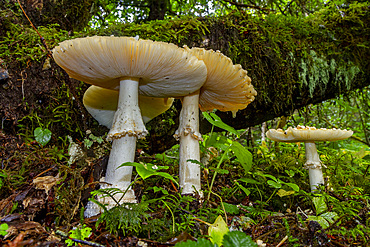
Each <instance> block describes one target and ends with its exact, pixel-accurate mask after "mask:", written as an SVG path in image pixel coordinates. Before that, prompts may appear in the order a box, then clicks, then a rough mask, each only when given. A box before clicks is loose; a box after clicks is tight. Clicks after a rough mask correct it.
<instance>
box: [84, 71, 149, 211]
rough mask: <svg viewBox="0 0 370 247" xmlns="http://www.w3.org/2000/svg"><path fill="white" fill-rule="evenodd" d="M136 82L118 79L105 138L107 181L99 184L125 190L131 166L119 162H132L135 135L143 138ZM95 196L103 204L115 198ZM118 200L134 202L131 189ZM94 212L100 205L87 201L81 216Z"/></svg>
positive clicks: (109, 205) (117, 196)
mask: <svg viewBox="0 0 370 247" xmlns="http://www.w3.org/2000/svg"><path fill="white" fill-rule="evenodd" d="M138 86H139V79H135V78H134V79H133V78H129V79H123V80H121V81H120V90H119V98H118V107H117V111H116V113H115V114H114V119H113V124H112V128H111V129H110V131H109V133H108V137H107V139H108V140H113V143H112V150H111V152H110V155H109V161H108V166H107V172H106V175H105V178H104V182H106V183H107V184H103V185H102V186H101V187H102V188H118V189H121V190H122V191H125V190H126V189H128V188H129V185H130V184H131V177H132V166H123V167H119V166H120V165H122V164H123V163H125V162H134V158H135V149H136V141H137V138H143V137H145V135H146V134H147V130H146V129H145V125H144V122H143V119H142V117H141V113H140V108H139V100H138ZM108 184H109V185H108ZM121 197H122V194H116V196H115V199H116V200H117V201H118V200H119V199H120V198H121ZM98 200H99V201H100V202H102V203H104V204H108V206H107V208H111V207H113V206H115V202H114V201H113V200H112V199H110V198H104V200H103V199H102V198H98ZM120 202H121V203H122V202H136V198H135V194H134V191H133V190H132V189H131V188H129V189H128V190H127V192H126V194H125V195H124V197H123V198H122V200H121V201H120ZM98 213H100V208H99V207H98V206H97V205H95V204H94V205H92V204H91V203H90V204H88V206H87V209H86V211H85V217H89V216H92V215H96V214H98Z"/></svg>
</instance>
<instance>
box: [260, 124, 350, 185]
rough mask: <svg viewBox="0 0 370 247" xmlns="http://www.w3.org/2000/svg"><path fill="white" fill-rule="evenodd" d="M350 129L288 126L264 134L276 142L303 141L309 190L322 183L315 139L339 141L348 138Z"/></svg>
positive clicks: (322, 178) (320, 164) (320, 163)
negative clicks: (284, 128)
mask: <svg viewBox="0 0 370 247" xmlns="http://www.w3.org/2000/svg"><path fill="white" fill-rule="evenodd" d="M352 134H353V131H352V130H340V129H324V128H321V129H316V128H315V127H308V126H300V125H298V126H297V127H296V128H292V127H289V128H288V129H287V130H282V129H270V130H268V131H267V133H266V136H267V137H268V138H270V139H271V140H273V141H277V142H304V144H305V152H306V163H305V164H304V168H305V169H308V172H309V178H310V187H311V191H315V190H316V189H317V188H318V186H319V185H320V184H324V177H323V174H322V162H321V160H320V158H319V154H318V153H317V149H316V145H315V142H316V141H339V140H344V139H347V138H349V137H350V136H351V135H352Z"/></svg>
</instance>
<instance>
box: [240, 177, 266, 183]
mask: <svg viewBox="0 0 370 247" xmlns="http://www.w3.org/2000/svg"><path fill="white" fill-rule="evenodd" d="M238 180H239V181H241V182H244V183H246V184H261V182H258V181H257V180H254V179H252V178H239V179H238Z"/></svg>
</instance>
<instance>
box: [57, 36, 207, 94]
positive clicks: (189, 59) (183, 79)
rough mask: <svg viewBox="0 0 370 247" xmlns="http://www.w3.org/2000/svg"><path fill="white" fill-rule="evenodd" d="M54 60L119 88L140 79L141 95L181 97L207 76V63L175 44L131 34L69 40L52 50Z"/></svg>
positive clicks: (91, 79)
mask: <svg viewBox="0 0 370 247" xmlns="http://www.w3.org/2000/svg"><path fill="white" fill-rule="evenodd" d="M53 57H54V59H55V62H56V63H57V64H58V65H59V66H60V67H62V68H63V69H64V70H65V71H66V72H67V73H68V74H69V76H70V77H72V78H74V79H77V80H81V81H84V82H86V83H89V84H92V85H96V86H99V87H103V88H107V89H115V90H119V85H120V84H119V82H120V80H122V79H125V78H140V84H139V94H142V95H145V96H150V97H159V98H166V97H182V96H185V95H187V94H190V93H192V92H194V91H197V90H198V89H199V88H200V87H201V86H202V85H203V83H204V81H205V80H206V77H207V69H206V66H205V65H204V62H203V61H201V60H198V59H197V58H196V57H194V56H192V55H190V54H189V53H188V52H186V51H185V50H184V49H182V48H179V47H178V46H176V45H174V44H169V43H165V42H156V41H151V40H142V39H139V40H137V39H135V38H132V37H113V36H109V37H108V36H94V37H86V38H77V39H72V40H66V41H63V42H61V43H60V44H59V46H57V47H55V48H54V49H53Z"/></svg>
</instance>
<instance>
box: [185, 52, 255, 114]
mask: <svg viewBox="0 0 370 247" xmlns="http://www.w3.org/2000/svg"><path fill="white" fill-rule="evenodd" d="M184 48H185V49H186V50H187V51H188V52H190V53H191V54H192V55H194V56H196V57H197V58H198V59H201V60H203V61H204V63H205V64H206V66H207V80H206V82H205V83H204V85H203V86H202V88H201V89H200V98H199V105H200V109H201V110H202V111H207V110H213V109H217V110H220V111H234V112H236V111H238V110H241V109H244V108H246V107H247V106H248V104H249V103H251V102H252V101H253V100H254V98H255V96H256V95H257V92H256V90H255V89H254V88H253V86H252V84H251V78H250V77H249V76H248V75H247V71H246V70H244V69H243V68H242V67H241V65H240V64H236V65H234V64H233V62H232V61H231V59H230V58H228V57H227V56H225V55H223V54H222V53H221V52H219V51H213V50H205V49H203V48H195V47H194V48H191V49H189V48H188V47H186V46H185V47H184Z"/></svg>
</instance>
